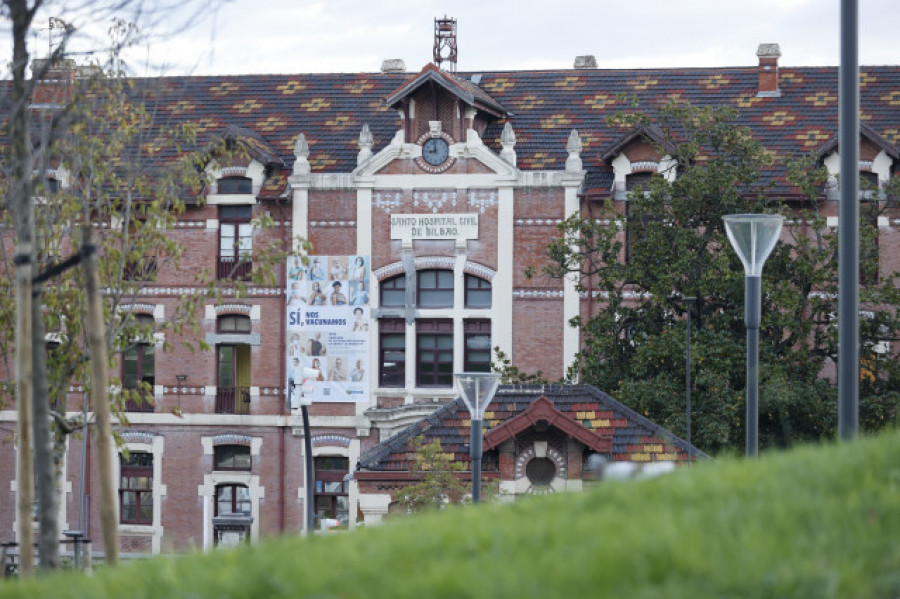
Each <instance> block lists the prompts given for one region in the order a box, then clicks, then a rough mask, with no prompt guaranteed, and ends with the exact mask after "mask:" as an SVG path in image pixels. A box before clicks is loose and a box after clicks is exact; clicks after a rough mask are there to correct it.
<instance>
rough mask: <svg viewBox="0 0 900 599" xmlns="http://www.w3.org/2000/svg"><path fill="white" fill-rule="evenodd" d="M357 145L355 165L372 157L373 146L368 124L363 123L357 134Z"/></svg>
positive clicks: (373, 142)
mask: <svg viewBox="0 0 900 599" xmlns="http://www.w3.org/2000/svg"><path fill="white" fill-rule="evenodd" d="M357 143H359V154H357V155H356V164H357V165H360V164H362V163H363V162H365V161H366V160H368V159H369V158H371V157H372V146H373V145H374V144H375V140H374V138H373V137H372V131H371V130H369V124H368V123H363V126H362V130H361V131H360V132H359V141H358V142H357Z"/></svg>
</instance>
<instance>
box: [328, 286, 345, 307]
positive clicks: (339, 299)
mask: <svg viewBox="0 0 900 599" xmlns="http://www.w3.org/2000/svg"><path fill="white" fill-rule="evenodd" d="M331 288H332V289H333V291H332V292H331V305H332V306H346V305H347V296H346V295H344V294H343V293H342V292H341V282H340V281H335V282H334V283H332V284H331Z"/></svg>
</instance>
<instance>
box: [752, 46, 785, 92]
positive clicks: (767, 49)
mask: <svg viewBox="0 0 900 599" xmlns="http://www.w3.org/2000/svg"><path fill="white" fill-rule="evenodd" d="M756 55H757V56H759V90H758V91H757V92H756V97H757V98H779V97H781V90H780V89H778V58H779V57H780V56H781V48H779V47H778V44H760V45H759V48H757V50H756Z"/></svg>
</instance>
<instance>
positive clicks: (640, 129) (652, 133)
mask: <svg viewBox="0 0 900 599" xmlns="http://www.w3.org/2000/svg"><path fill="white" fill-rule="evenodd" d="M635 141H649V142H650V143H653V144H656V145H658V146H661V147H662V148H663V149H665V150H667V151H671V150H673V149H674V148H673V147H672V144H671V142H669V141H668V140H666V136H665V135H664V134H663V132H662V131H661V130H660V129H659V128H658V127H653V126H648V125H638V126H637V127H635V128H634V129H632V130H631V131H629V132H627V133H625V134H624V135H622V136H621V137H619V138H618V139H617V140H615V141H614V142H613V143H612V145H610V146H609V148H608V149H607V150H606V151H604V152H603V153H602V154H601V155H600V158H601V159H602V160H604V161H606V162H610V161H611V160H612V159H613V158H615V157H616V156H618V155H619V154H621V153H622V150H624V149H625V148H627V147H628V146H629V145H631V144H632V143H634V142H635Z"/></svg>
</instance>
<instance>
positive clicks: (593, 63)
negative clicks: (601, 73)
mask: <svg viewBox="0 0 900 599" xmlns="http://www.w3.org/2000/svg"><path fill="white" fill-rule="evenodd" d="M572 66H573V67H574V68H576V69H578V70H582V69H596V68H597V59H596V58H595V57H594V55H593V54H586V55H584V56H576V57H575V64H574V65H572Z"/></svg>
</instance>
